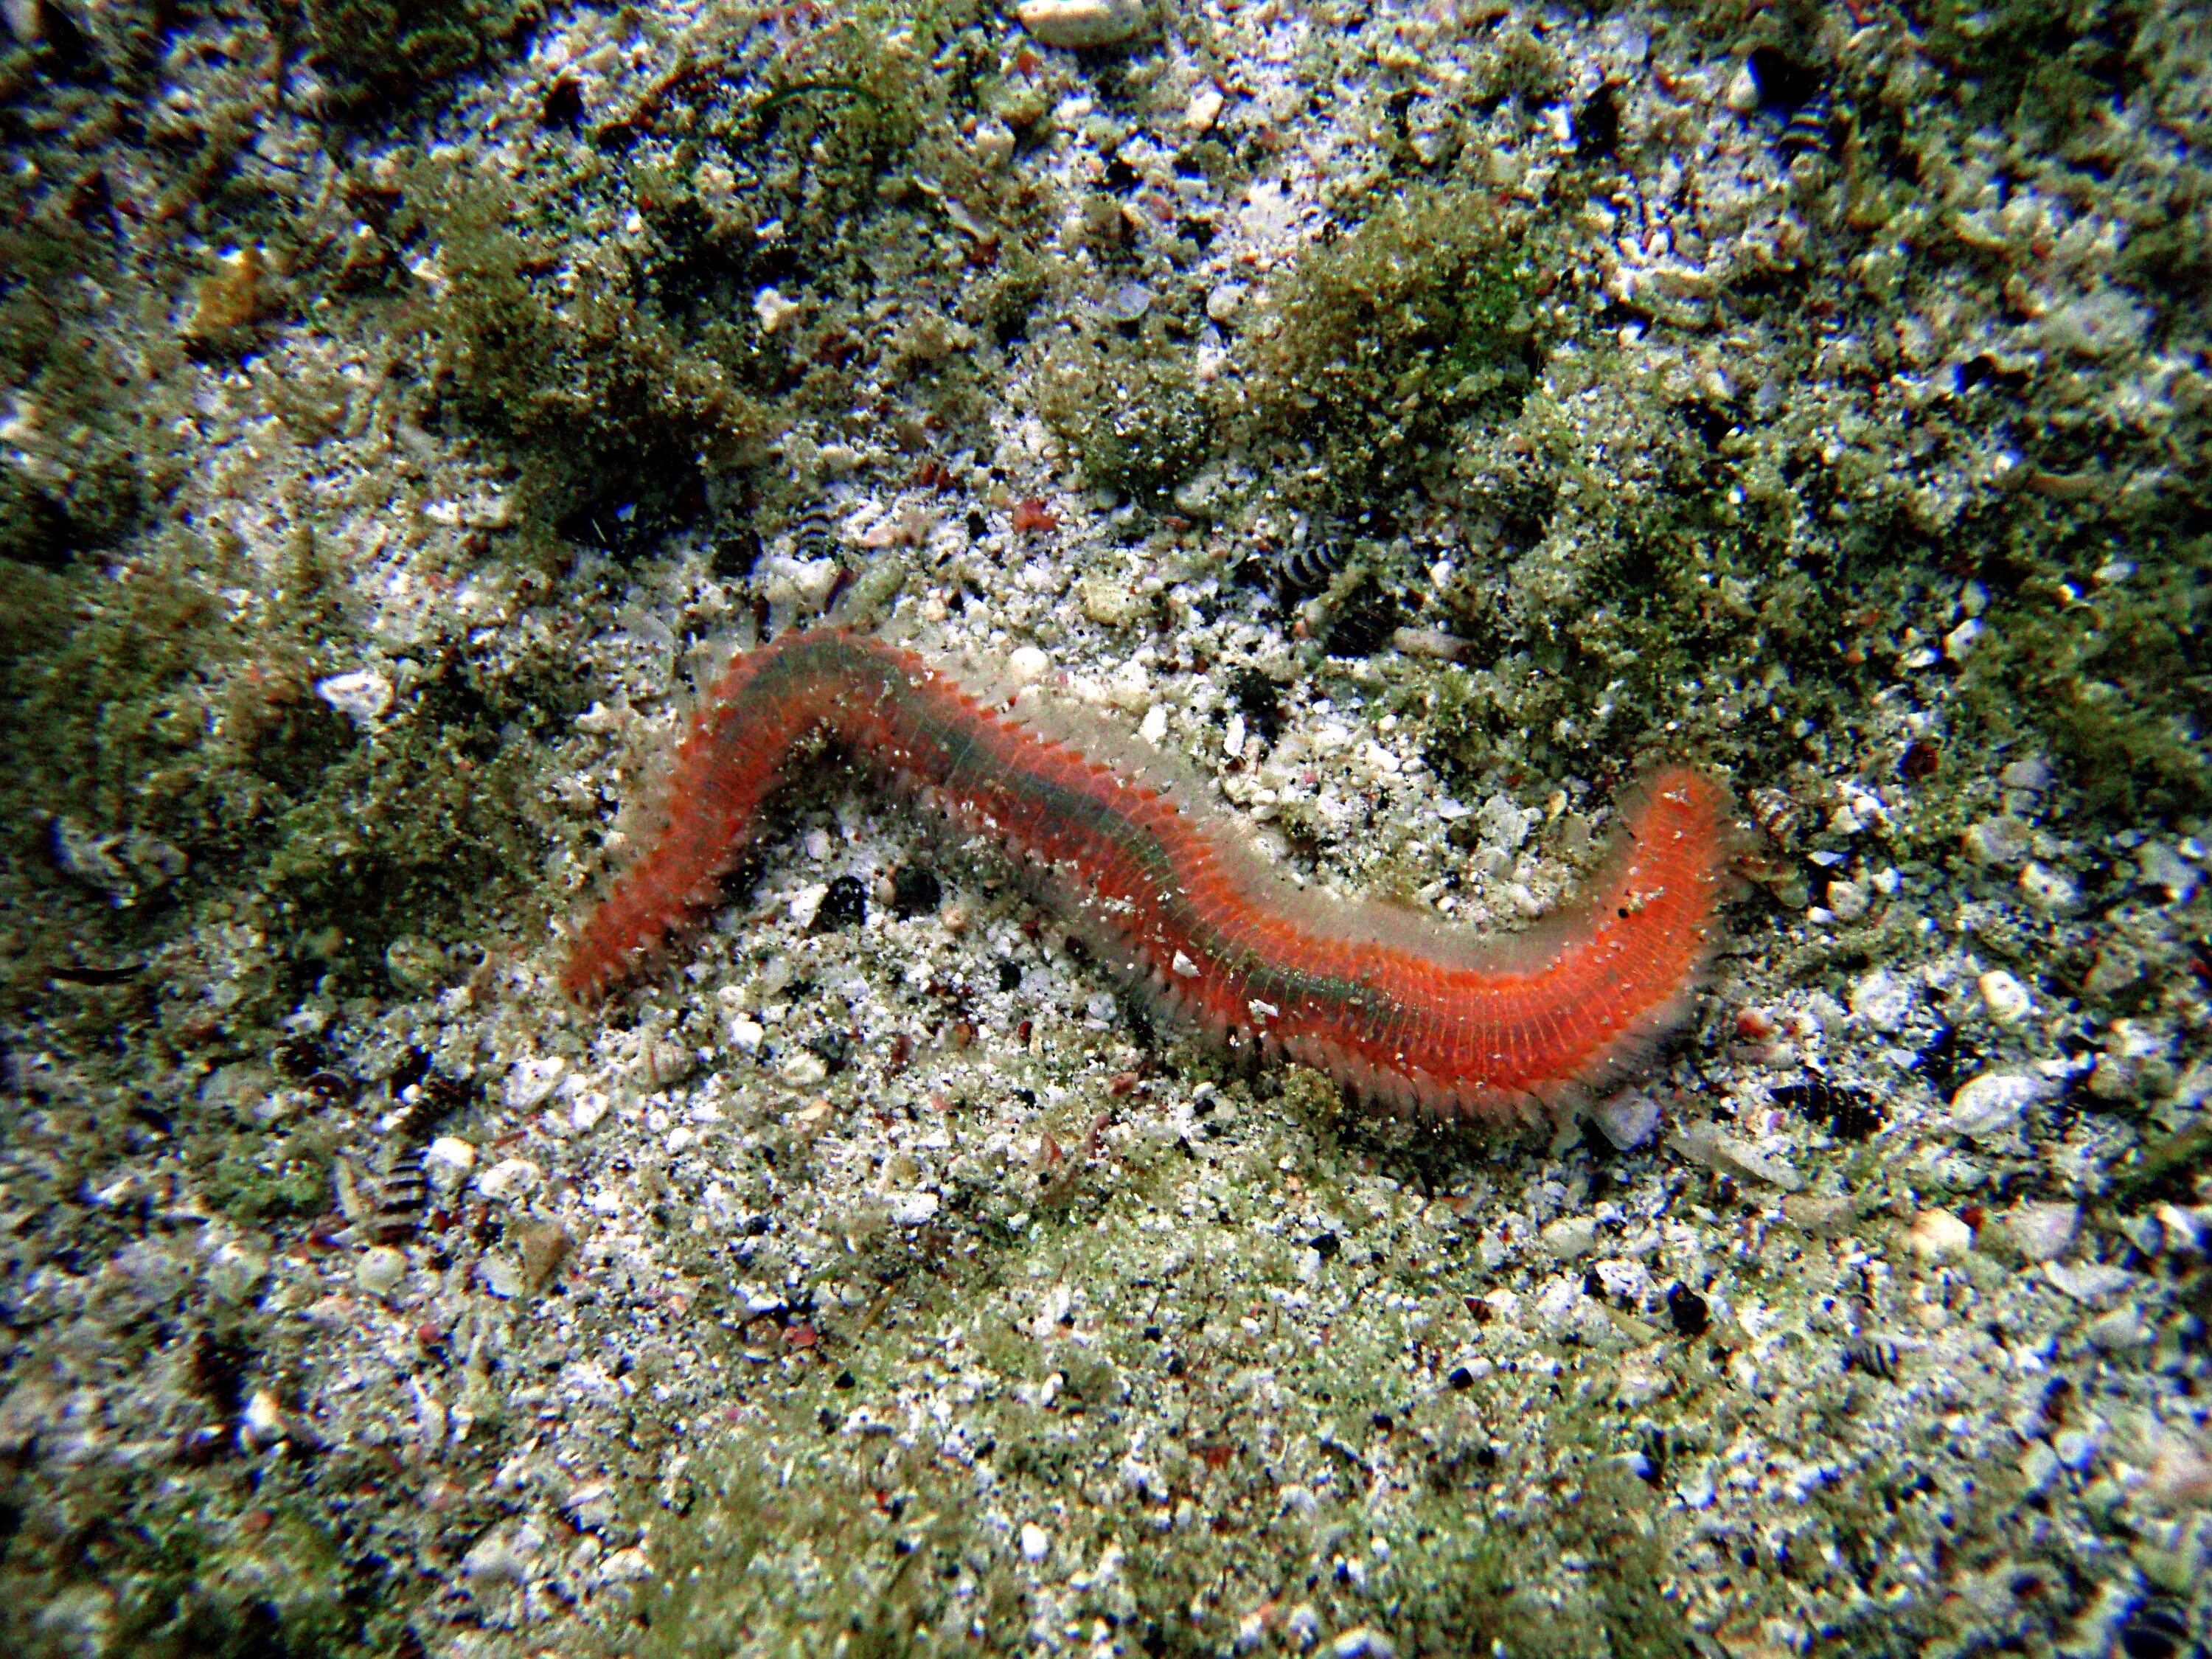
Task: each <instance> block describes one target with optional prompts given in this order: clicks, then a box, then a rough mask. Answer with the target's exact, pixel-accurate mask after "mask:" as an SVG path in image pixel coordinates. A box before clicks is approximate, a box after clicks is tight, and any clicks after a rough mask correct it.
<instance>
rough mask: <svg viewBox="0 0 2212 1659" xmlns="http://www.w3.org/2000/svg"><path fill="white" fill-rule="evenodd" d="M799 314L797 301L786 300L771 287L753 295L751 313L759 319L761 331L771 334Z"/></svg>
mask: <svg viewBox="0 0 2212 1659" xmlns="http://www.w3.org/2000/svg"><path fill="white" fill-rule="evenodd" d="M798 314H799V302H798V301H796V300H787V299H785V298H784V297H783V295H781V294H779V293H777V292H776V291H775V289H772V288H764V289H761V290H760V291H759V292H758V293H757V294H756V295H753V315H754V316H756V317H757V318H759V319H760V325H761V332H762V333H763V334H773V333H775V331H776V330H778V329H780V328H781V327H782V326H783V325H785V324H786V323H787V322H789V321H790V320H791V319H793V317H795V316H797V315H798Z"/></svg>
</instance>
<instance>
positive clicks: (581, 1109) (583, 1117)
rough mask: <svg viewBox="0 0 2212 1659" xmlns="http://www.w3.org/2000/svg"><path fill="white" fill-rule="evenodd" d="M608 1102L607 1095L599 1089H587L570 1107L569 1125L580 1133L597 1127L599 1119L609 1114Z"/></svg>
mask: <svg viewBox="0 0 2212 1659" xmlns="http://www.w3.org/2000/svg"><path fill="white" fill-rule="evenodd" d="M607 1106H608V1100H607V1097H605V1095H603V1094H601V1093H600V1092H599V1091H598V1090H596V1089H587V1090H586V1091H584V1092H583V1093H582V1094H580V1095H578V1096H577V1097H576V1098H575V1101H574V1103H573V1104H572V1105H570V1107H569V1108H568V1127H570V1128H572V1129H574V1130H575V1131H576V1132H577V1133H579V1134H580V1133H584V1132H585V1131H586V1130H590V1129H595V1128H597V1127H599V1120H600V1119H601V1118H603V1117H605V1115H607Z"/></svg>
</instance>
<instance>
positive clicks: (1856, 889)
mask: <svg viewBox="0 0 2212 1659" xmlns="http://www.w3.org/2000/svg"><path fill="white" fill-rule="evenodd" d="M1872 902H1873V895H1872V893H1871V892H1870V891H1869V889H1868V887H1867V884H1865V883H1864V882H1863V881H1832V882H1830V883H1829V884H1828V914H1829V915H1832V916H1833V917H1834V918H1835V919H1836V920H1837V921H1842V922H1852V921H1858V920H1859V918H1860V917H1862V916H1863V915H1866V913H1867V907H1868V906H1869V904H1871V903H1872Z"/></svg>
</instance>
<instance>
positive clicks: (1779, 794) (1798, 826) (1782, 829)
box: [1747, 789, 1809, 849]
mask: <svg viewBox="0 0 2212 1659" xmlns="http://www.w3.org/2000/svg"><path fill="white" fill-rule="evenodd" d="M1747 800H1748V804H1749V805H1750V807H1751V817H1752V822H1753V823H1756V824H1757V825H1758V826H1759V829H1761V830H1762V831H1764V832H1765V836H1766V838H1767V840H1769V841H1771V842H1773V843H1774V844H1775V845H1776V846H1777V847H1779V848H1785V849H1787V848H1794V847H1796V845H1797V844H1798V842H1800V841H1801V840H1802V838H1803V835H1804V830H1805V823H1806V820H1807V818H1808V816H1809V815H1808V813H1807V811H1806V810H1805V808H1804V807H1802V806H1801V805H1799V804H1798V803H1797V801H1796V799H1795V798H1794V797H1793V796H1791V794H1790V792H1789V791H1788V790H1786V789H1754V790H1753V791H1752V792H1751V793H1750V795H1749V796H1748V798H1747Z"/></svg>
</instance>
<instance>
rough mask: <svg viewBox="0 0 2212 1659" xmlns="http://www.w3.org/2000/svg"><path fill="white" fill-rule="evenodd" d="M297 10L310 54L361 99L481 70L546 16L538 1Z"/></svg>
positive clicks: (338, 88)
mask: <svg viewBox="0 0 2212 1659" xmlns="http://www.w3.org/2000/svg"><path fill="white" fill-rule="evenodd" d="M284 9H285V10H287V11H291V10H293V9H294V8H293V7H291V6H287V7H286V8H284ZM296 11H297V21H296V23H295V27H297V28H299V29H300V31H301V33H302V35H303V37H304V40H305V43H306V45H307V51H308V52H309V54H310V55H311V56H312V57H313V59H314V61H315V63H316V64H317V66H318V67H319V68H320V69H321V70H323V71H324V73H325V75H327V76H329V77H330V79H331V86H332V88H333V90H334V91H335V92H336V94H337V97H338V99H339V100H340V101H341V102H343V103H346V104H353V105H362V104H368V103H370V102H373V101H375V100H386V101H398V100H404V99H407V98H409V97H412V96H414V95H416V94H418V93H420V92H421V91H422V89H423V88H425V87H427V86H428V85H430V84H432V83H434V82H439V81H442V80H445V79H447V77H449V76H455V75H459V73H461V72H462V71H463V70H471V69H474V68H476V67H477V65H478V64H481V63H483V61H484V60H485V59H486V58H488V57H489V56H490V55H491V53H492V52H495V51H496V50H497V49H498V48H499V47H501V46H505V45H506V44H507V43H508V42H510V41H512V40H515V39H516V38H517V37H518V36H519V35H520V34H522V33H524V32H525V31H526V30H527V29H529V28H530V27H532V26H533V25H535V24H536V23H537V22H538V21H539V20H540V19H542V18H543V17H544V6H542V5H540V4H538V0H301V3H299V4H298V6H297V8H296Z"/></svg>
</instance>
